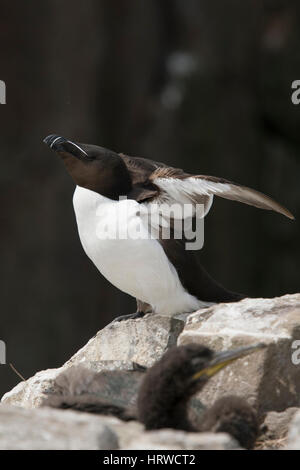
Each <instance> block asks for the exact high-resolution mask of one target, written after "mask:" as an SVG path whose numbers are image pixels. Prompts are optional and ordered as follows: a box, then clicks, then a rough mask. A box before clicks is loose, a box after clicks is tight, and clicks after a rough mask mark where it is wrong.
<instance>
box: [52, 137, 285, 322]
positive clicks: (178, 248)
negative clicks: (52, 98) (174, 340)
mask: <svg viewBox="0 0 300 470" xmlns="http://www.w3.org/2000/svg"><path fill="white" fill-rule="evenodd" d="M44 142H45V143H46V144H47V145H48V146H49V147H50V148H51V149H52V150H54V151H55V152H57V153H58V155H59V156H60V157H61V159H62V160H63V162H64V164H65V167H66V169H67V171H68V172H69V174H70V175H71V177H72V178H73V180H74V182H75V184H76V189H75V193H74V197H73V204H74V210H75V215H76V220H77V225H78V232H79V237H80V240H81V243H82V246H83V249H84V251H85V252H86V254H87V256H88V257H89V258H90V259H91V260H92V262H93V263H94V264H95V265H96V267H97V268H98V270H99V271H100V272H101V273H102V274H103V276H105V277H106V279H108V280H109V281H110V282H111V283H112V284H113V285H115V286H116V287H118V288H119V289H120V290H122V291H123V292H126V293H127V294H129V295H131V296H133V297H135V298H136V299H137V312H136V313H134V314H130V315H123V316H122V317H118V319H116V320H123V319H128V318H139V317H141V316H143V315H145V313H147V312H150V311H152V312H154V313H157V312H159V313H161V314H164V315H174V314H178V313H183V312H184V313H187V312H193V311H195V310H197V309H199V308H201V307H205V306H209V305H211V304H213V303H217V302H235V301H238V300H240V299H242V298H244V297H245V295H242V294H237V293H235V292H231V291H229V290H227V289H225V288H224V287H223V286H221V285H220V284H219V283H217V282H216V281H215V280H213V279H212V278H211V277H210V276H209V274H208V273H207V272H206V271H205V270H204V268H203V267H202V266H201V264H200V262H199V260H198V257H197V256H196V251H195V250H193V249H187V248H186V247H187V240H188V239H189V237H190V235H189V233H188V230H190V232H191V233H192V234H195V233H196V232H195V230H194V231H193V229H194V227H195V222H196V223H197V221H198V220H200V219H201V218H202V219H203V218H204V216H205V215H206V214H207V213H208V211H209V210H210V208H211V205H212V202H213V197H214V195H216V196H220V197H223V198H226V199H231V200H234V201H239V202H243V203H246V204H249V205H252V206H255V207H259V208H261V209H268V210H273V211H276V212H279V213H280V214H283V215H285V216H286V217H288V218H290V219H294V217H293V215H292V214H291V213H290V212H289V211H288V210H287V209H286V208H285V207H283V206H282V205H280V204H278V203H277V202H276V201H274V200H273V199H271V198H270V197H268V196H266V195H264V194H262V193H260V192H258V191H255V190H253V189H250V188H247V187H245V186H241V185H239V184H237V183H233V182H231V181H227V180H225V179H223V178H216V177H214V176H206V175H192V174H188V173H186V172H184V171H183V170H181V169H179V168H172V167H169V166H167V165H165V164H163V163H159V162H155V161H152V160H147V159H144V158H137V157H129V156H127V155H124V154H118V153H116V152H113V151H111V150H108V149H105V148H102V147H98V146H96V145H89V144H81V143H77V142H74V141H71V140H68V139H65V138H64V137H61V136H58V135H49V136H48V137H46V138H45V139H44ZM169 207H171V208H172V211H171V212H168V208H169ZM199 207H200V208H201V211H198V209H199ZM173 208H175V209H174V210H173ZM186 208H187V209H188V210H187V214H188V215H186V212H185V209H186ZM181 209H182V210H181ZM149 214H150V216H149ZM178 222H180V223H181V222H184V223H185V225H187V226H188V227H189V228H188V229H187V231H183V230H181V233H180V235H178V228H176V227H178ZM183 225H184V224H183ZM183 225H182V226H181V228H182V227H183ZM175 226H176V227H175ZM191 227H192V228H191ZM164 233H167V236H164Z"/></svg>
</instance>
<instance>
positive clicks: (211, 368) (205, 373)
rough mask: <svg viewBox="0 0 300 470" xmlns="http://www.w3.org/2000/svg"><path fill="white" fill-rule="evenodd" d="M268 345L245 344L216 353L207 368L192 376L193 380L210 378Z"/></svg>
mask: <svg viewBox="0 0 300 470" xmlns="http://www.w3.org/2000/svg"><path fill="white" fill-rule="evenodd" d="M266 346H267V345H266V344H265V343H257V344H254V345H252V346H244V347H241V348H237V349H232V350H231V351H221V352H218V353H215V354H214V357H213V358H212V359H211V361H210V363H209V364H208V365H207V366H206V367H205V368H203V369H201V370H199V371H198V372H196V373H195V374H194V375H193V376H192V380H198V379H200V378H210V377H212V376H213V375H215V374H216V373H217V372H219V371H220V370H221V369H223V367H226V366H228V365H229V364H231V363H232V362H234V361H236V360H237V359H239V358H241V357H245V356H248V354H251V353H253V352H255V351H258V350H260V349H264V348H265V347H266Z"/></svg>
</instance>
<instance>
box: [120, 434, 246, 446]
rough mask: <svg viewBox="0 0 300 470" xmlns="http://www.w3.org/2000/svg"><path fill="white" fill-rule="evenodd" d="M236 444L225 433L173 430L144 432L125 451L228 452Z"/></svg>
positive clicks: (236, 444)
mask: <svg viewBox="0 0 300 470" xmlns="http://www.w3.org/2000/svg"><path fill="white" fill-rule="evenodd" d="M239 448H240V446H239V445H238V443H237V442H236V441H235V440H234V439H233V438H232V437H231V436H229V434H225V433H218V434H214V433H189V432H185V431H176V430H173V429H161V430H158V431H146V432H144V433H143V434H141V435H140V437H135V438H134V439H133V440H132V442H131V443H129V445H128V446H127V447H125V449H130V450H132V449H135V450H138V449H145V450H148V449H151V450H197V449H199V450H230V449H239Z"/></svg>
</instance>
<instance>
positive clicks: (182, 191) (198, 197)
mask: <svg viewBox="0 0 300 470" xmlns="http://www.w3.org/2000/svg"><path fill="white" fill-rule="evenodd" d="M150 179H151V181H152V183H153V184H154V185H155V186H157V187H158V188H159V189H160V195H159V197H160V199H161V200H165V201H166V202H168V203H170V202H171V201H173V202H178V203H181V204H187V203H192V204H204V209H205V213H204V215H206V214H207V212H208V211H209V209H210V207H211V204H212V200H213V196H220V197H222V198H225V199H231V200H233V201H238V202H243V203H244V204H249V205H251V206H255V207H259V208H260V209H266V210H273V211H275V212H279V213H280V214H282V215H285V216H286V217H288V218H289V219H294V216H293V214H292V213H291V212H290V211H289V210H288V209H286V208H285V207H284V206H282V205H281V204H279V203H278V202H276V201H274V199H271V198H270V197H269V196H266V195H265V194H263V193H260V192H259V191H256V190H254V189H251V188H248V187H246V186H242V185H239V184H237V183H233V182H231V181H227V180H225V179H222V178H217V177H214V176H206V175H189V174H186V173H183V172H178V170H176V169H174V168H168V167H164V168H157V169H156V170H155V171H154V172H153V173H152V174H151V176H150Z"/></svg>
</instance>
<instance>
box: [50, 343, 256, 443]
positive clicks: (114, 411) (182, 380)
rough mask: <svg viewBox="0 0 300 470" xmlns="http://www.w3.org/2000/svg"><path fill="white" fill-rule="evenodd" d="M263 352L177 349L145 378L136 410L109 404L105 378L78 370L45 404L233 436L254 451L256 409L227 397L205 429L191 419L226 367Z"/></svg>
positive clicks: (149, 425) (206, 416)
mask: <svg viewBox="0 0 300 470" xmlns="http://www.w3.org/2000/svg"><path fill="white" fill-rule="evenodd" d="M262 347H264V345H262V344H258V345H255V346H250V347H243V348H239V349H236V350H232V351H223V352H221V353H215V352H214V351H212V350H211V349H209V348H207V347H205V346H202V345H198V344H188V345H183V346H178V347H173V348H171V349H169V350H168V351H167V352H166V353H165V354H164V355H163V357H162V358H161V359H160V360H159V361H157V362H156V363H155V364H154V365H153V366H152V367H151V368H149V369H148V370H147V372H146V373H145V375H144V377H143V379H142V382H141V385H140V388H139V392H138V397H137V403H136V407H135V408H133V407H131V408H128V407H126V406H119V405H118V406H116V404H112V403H109V401H107V400H105V401H103V399H101V398H99V394H100V393H99V392H101V386H100V380H99V377H100V375H101V373H94V372H91V371H89V370H87V369H84V368H83V367H80V366H78V367H73V368H71V369H69V370H67V371H66V372H65V373H64V374H63V375H62V378H60V382H59V384H56V388H57V389H58V394H57V395H50V396H49V397H48V398H47V399H46V400H45V401H44V405H46V406H53V407H56V408H72V409H75V410H78V411H86V412H92V413H99V414H105V415H114V416H117V417H118V418H120V419H122V420H124V421H128V420H131V419H138V420H139V421H140V422H142V423H143V424H144V425H145V428H146V429H147V430H153V429H161V428H173V429H181V430H185V431H189V432H202V431H203V432H204V431H210V432H227V433H229V434H230V435H232V436H233V437H234V438H235V439H236V440H237V441H238V442H239V443H240V445H241V446H242V447H245V448H248V449H250V448H252V447H253V446H254V443H255V441H256V438H257V437H258V432H259V425H258V418H257V414H256V412H255V410H254V409H253V408H252V407H251V406H250V405H249V404H248V403H247V401H246V400H245V399H243V398H241V397H237V396H226V397H222V398H221V399H219V400H218V401H217V402H215V403H214V404H213V405H212V406H211V407H210V408H209V409H207V410H205V411H204V412H203V415H202V416H201V420H200V424H199V421H198V420H197V423H196V422H193V421H192V419H191V418H190V416H189V401H190V399H191V398H192V397H193V396H194V395H195V394H196V393H198V392H199V391H200V390H201V389H202V388H203V387H204V385H205V384H206V383H207V382H208V380H209V379H210V377H211V376H213V375H214V374H216V373H217V372H218V371H219V370H221V369H222V368H223V367H225V366H226V365H228V364H230V363H232V362H233V361H235V360H236V359H238V358H240V357H243V356H245V355H247V354H250V353H251V352H253V351H256V350H258V349H260V348H262ZM97 394H98V395H97Z"/></svg>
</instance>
